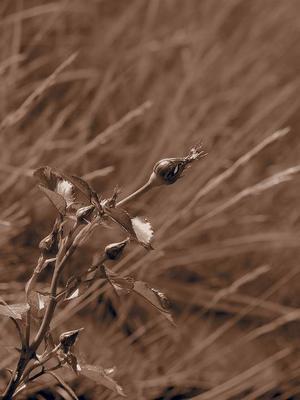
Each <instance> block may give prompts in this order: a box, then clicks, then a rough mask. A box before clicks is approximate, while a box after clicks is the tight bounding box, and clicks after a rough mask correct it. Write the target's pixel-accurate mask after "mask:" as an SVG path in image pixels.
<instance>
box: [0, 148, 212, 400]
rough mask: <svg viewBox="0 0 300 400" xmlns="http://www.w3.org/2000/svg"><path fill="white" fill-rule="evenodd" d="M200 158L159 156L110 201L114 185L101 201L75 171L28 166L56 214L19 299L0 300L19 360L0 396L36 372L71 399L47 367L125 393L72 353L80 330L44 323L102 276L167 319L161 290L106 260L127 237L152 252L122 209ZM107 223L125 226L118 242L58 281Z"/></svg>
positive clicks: (147, 233)
mask: <svg viewBox="0 0 300 400" xmlns="http://www.w3.org/2000/svg"><path fill="white" fill-rule="evenodd" d="M204 155H205V154H204V152H203V151H202V150H201V146H197V147H193V148H192V149H191V150H190V152H189V154H188V155H187V156H186V157H180V158H168V159H164V160H160V161H159V162H158V163H157V164H156V165H155V166H154V168H153V172H152V174H151V176H150V178H149V180H148V182H147V183H146V184H145V185H144V186H142V187H141V188H140V189H138V190H137V191H135V192H134V193H132V194H131V195H129V196H128V197H126V198H124V199H123V200H121V201H118V190H114V192H113V194H112V196H111V198H108V199H102V198H101V197H100V196H99V195H98V193H97V192H96V191H95V190H94V189H93V188H92V187H91V186H90V185H89V184H88V183H87V182H86V181H85V180H84V179H82V178H80V177H78V176H69V175H66V174H64V173H61V172H58V171H55V170H54V169H52V168H50V167H41V168H38V169H36V170H35V171H34V173H33V175H34V176H35V178H36V179H37V181H38V186H39V188H40V190H41V191H42V192H43V193H44V194H45V195H46V197H47V198H48V199H49V200H50V202H51V203H52V204H53V206H54V207H55V208H56V210H57V213H58V215H57V217H56V220H55V222H54V224H53V228H52V230H51V232H50V233H49V235H47V236H46V237H45V238H44V239H42V240H41V242H40V244H39V248H40V252H41V253H40V257H39V259H38V262H37V266H36V267H35V269H34V271H33V274H32V276H31V278H30V279H29V281H28V282H27V284H26V287H25V294H26V302H24V303H23V304H7V303H6V302H5V301H4V300H1V302H2V305H1V306H0V314H1V315H2V316H6V317H9V318H10V319H11V320H12V322H13V323H14V325H15V327H16V329H17V331H18V334H19V338H20V344H19V347H18V352H19V360H18V363H17V366H16V368H15V371H13V372H12V373H11V379H10V382H9V383H8V385H7V388H6V390H5V393H4V395H3V397H2V398H3V399H5V400H8V399H12V398H14V397H15V395H16V394H18V393H20V392H21V391H22V390H24V389H25V388H26V387H27V385H28V384H29V383H30V382H32V381H34V380H35V379H37V378H38V377H40V376H42V375H44V374H50V375H52V376H53V377H54V378H55V379H56V380H57V381H58V382H59V383H60V384H61V385H62V386H63V387H64V389H65V390H66V391H67V393H68V394H69V395H70V396H71V398H74V399H76V398H77V397H76V395H75V393H74V392H73V390H72V389H71V388H70V387H69V386H68V384H67V383H66V382H64V380H63V379H62V378H61V377H60V376H58V375H57V374H56V372H55V371H57V370H59V369H61V368H62V367H64V366H68V367H70V368H71V369H72V370H73V371H74V373H75V374H78V375H79V374H81V375H83V376H86V377H88V378H90V379H92V380H93V381H96V382H97V383H98V384H101V385H104V386H106V387H107V388H109V389H111V390H113V391H115V392H116V393H117V394H119V395H121V396H125V394H124V391H123V389H122V387H121V386H120V385H119V384H118V383H117V382H116V381H115V380H114V379H113V376H112V375H113V373H114V369H104V368H103V367H101V366H92V365H89V364H85V363H83V362H82V361H81V360H80V359H79V358H78V356H77V354H76V341H77V339H78V336H79V334H80V332H81V330H82V329H83V328H79V329H74V330H71V331H68V332H63V333H60V334H59V335H58V337H57V333H56V332H53V331H52V329H51V322H52V320H53V317H54V313H55V311H56V309H57V307H63V306H64V305H65V304H66V303H68V302H70V301H72V300H73V299H75V298H78V297H79V296H80V295H81V294H82V293H84V292H85V291H86V289H87V288H88V287H89V286H90V285H91V284H92V282H94V281H95V280H97V279H101V280H104V281H107V282H108V283H109V284H110V285H111V286H112V288H113V289H114V291H115V292H116V293H117V294H118V295H119V296H122V295H123V294H125V295H126V294H127V295H128V294H130V293H132V292H135V293H137V294H138V295H140V296H141V297H142V298H144V299H145V300H146V301H148V302H149V303H150V304H151V305H152V306H153V307H154V308H156V309H157V310H158V311H159V312H160V313H161V314H162V315H163V316H164V317H166V318H167V319H168V320H169V321H170V322H172V323H173V319H172V316H171V312H170V303H169V301H168V299H167V298H166V296H165V295H164V294H163V293H161V292H160V291H159V290H157V289H154V288H152V287H150V286H149V285H148V284H147V283H146V282H143V281H139V280H135V279H134V278H133V277H132V276H121V275H119V274H118V273H116V272H114V271H113V270H111V269H110V268H109V267H108V266H107V264H108V263H110V262H112V263H114V262H115V261H117V260H118V259H119V258H120V257H121V256H122V254H123V252H124V249H125V247H126V246H127V244H128V242H129V241H133V242H135V243H136V244H138V245H141V246H143V247H144V248H145V249H147V250H151V249H152V245H151V242H152V238H153V230H152V226H151V224H150V222H149V221H148V220H146V219H144V218H141V217H137V216H134V217H132V216H131V215H130V214H129V213H128V212H127V211H126V210H125V209H124V208H123V207H124V206H125V205H126V204H127V203H128V202H129V201H133V200H135V199H136V198H138V197H139V196H141V195H142V194H144V193H145V192H147V191H148V190H150V189H152V188H153V187H156V186H161V185H170V184H173V183H175V182H176V181H177V180H178V179H179V178H181V177H182V172H183V171H184V169H185V168H186V167H187V166H189V165H190V164H191V163H192V162H193V161H194V160H197V159H199V158H201V157H203V156H204ZM121 206H122V207H121ZM107 221H111V222H113V223H115V224H117V225H118V226H119V227H120V228H122V229H123V230H124V231H125V233H126V235H127V237H126V238H125V240H123V241H121V242H118V243H111V244H109V245H107V246H106V247H105V249H104V250H103V252H102V253H101V254H96V258H95V259H97V261H96V262H94V263H93V264H92V265H91V266H90V267H89V268H87V269H86V270H85V271H84V272H82V273H81V274H78V273H77V274H76V273H75V272H73V273H72V274H71V276H69V279H68V280H67V281H66V284H65V285H62V282H61V281H62V280H61V277H62V273H63V272H64V270H65V267H66V264H67V262H68V261H69V260H70V259H71V257H72V255H73V254H74V253H75V251H76V250H77V249H78V247H80V246H81V244H82V243H83V242H85V241H86V240H87V239H88V238H89V236H90V235H91V234H92V232H93V231H94V230H95V228H96V227H98V226H105V223H106V222H107ZM45 268H48V269H49V270H51V274H50V276H51V283H50V289H48V288H45V291H43V292H41V291H40V290H37V281H38V279H39V277H40V273H41V272H42V271H43V270H44V269H45ZM36 325H37V328H36Z"/></svg>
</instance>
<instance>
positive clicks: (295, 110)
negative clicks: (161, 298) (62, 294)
mask: <svg viewBox="0 0 300 400" xmlns="http://www.w3.org/2000/svg"><path fill="white" fill-rule="evenodd" d="M299 13H300V2H299V0H287V1H284V0H148V1H146V0H127V1H121V0H98V1H97V0H86V1H84V0H60V1H58V0H57V1H43V0H41V1H37V0H36V1H34V0H32V1H31V0H1V2H0V79H1V85H0V118H1V122H0V220H1V223H0V273H1V279H0V281H1V282H0V296H1V297H2V298H4V299H5V300H6V301H7V302H8V303H18V302H22V301H24V286H25V283H26V281H27V280H28V278H29V277H30V273H31V272H32V270H33V268H34V266H35V264H36V261H37V258H38V256H39V251H38V243H39V241H40V240H41V239H42V238H43V237H44V236H45V235H47V234H48V232H49V230H50V229H51V227H52V225H53V221H54V219H55V210H54V208H53V207H52V206H51V205H50V203H49V202H48V201H47V199H46V198H44V197H43V195H42V194H41V193H40V192H39V191H38V189H37V188H36V187H35V182H34V180H33V178H32V170H33V169H34V168H37V167H38V166H41V165H50V166H51V167H53V168H57V169H59V170H61V171H64V172H69V173H74V174H77V175H80V176H85V177H86V178H87V179H88V180H89V182H90V183H91V184H92V186H93V187H94V188H95V189H96V190H97V191H98V193H100V194H101V195H102V196H103V197H105V196H110V195H111V194H112V191H113V189H114V187H116V185H118V187H119V188H120V189H121V194H120V197H124V196H126V195H128V194H129V193H131V192H132V191H133V190H135V189H136V188H138V187H139V186H140V185H142V184H143V183H145V181H146V180H147V179H148V177H149V175H150V173H151V171H152V167H153V165H154V164H155V162H156V161H158V160H159V159H162V158H165V157H174V156H182V155H185V154H186V153H187V152H188V150H189V149H190V148H191V147H192V146H193V145H195V144H197V143H199V142H202V143H203V146H204V149H205V151H206V152H207V153H208V155H207V156H206V157H205V158H203V159H201V160H200V161H199V162H197V163H195V164H193V167H192V168H191V169H189V170H188V171H187V172H186V173H185V177H184V178H183V179H181V180H180V181H179V182H177V183H176V184H175V185H171V186H168V187H162V188H158V189H155V190H154V191H152V192H150V193H148V194H147V195H145V196H144V197H143V198H141V200H140V201H139V202H137V203H132V204H130V207H129V208H128V209H129V211H130V212H131V213H132V214H133V215H144V216H146V217H147V218H149V220H150V221H151V223H152V225H153V228H154V231H155V237H154V242H153V246H154V248H155V251H152V252H150V253H147V251H146V250H144V249H140V248H137V247H136V246H135V245H134V244H131V245H130V246H129V248H128V249H127V250H126V256H125V258H124V259H122V260H121V261H120V262H119V264H118V265H116V266H115V267H114V268H116V269H119V270H120V271H122V272H124V273H130V274H132V275H134V276H135V277H138V278H139V279H142V280H145V281H147V282H149V284H151V285H152V286H153V287H156V288H158V289H160V290H161V291H162V292H164V293H165V294H166V295H167V296H168V298H169V299H170V301H171V303H172V310H173V315H174V319H175V321H176V325H177V327H173V326H172V325H171V324H169V322H168V321H167V320H165V319H164V318H163V317H162V316H161V315H160V314H159V313H157V312H156V311H155V310H153V309H152V308H151V307H149V306H148V305H147V304H145V303H144V302H143V301H142V300H141V299H139V298H136V297H131V296H128V297H124V298H123V297H122V299H121V300H120V299H118V298H117V297H116V296H115V294H114V293H113V291H112V290H111V289H110V288H109V287H106V286H105V287H104V288H99V286H97V285H95V286H93V287H92V290H90V291H88V292H87V293H86V294H85V295H84V296H82V297H81V298H79V299H78V300H74V301H73V302H71V303H70V304H68V305H67V306H66V307H62V308H60V309H59V311H58V313H57V314H56V319H55V321H54V325H53V328H55V332H56V334H59V333H60V332H62V331H64V330H66V329H75V328H80V327H84V328H85V329H84V331H83V332H81V335H80V339H79V341H78V349H77V351H78V354H79V355H80V357H81V358H82V359H84V360H86V361H88V362H89V363H95V364H98V365H102V366H103V367H105V368H108V367H111V366H116V368H117V373H116V379H117V381H118V382H120V384H122V386H123V387H124V391H125V392H126V394H127V396H128V398H129V399H133V400H137V399H138V400H142V399H145V400H148V399H149V400H150V399H151V400H167V399H189V398H196V399H199V400H208V399H218V400H219V399H220V400H225V399H247V400H256V399H300V361H299V354H300V352H299V329H300V296H299V290H300V265H299V255H300V248H299V243H300V190H299V183H300V180H299V172H300V163H299V156H300V141H299V125H300V119H299V88H300V75H299V72H300V69H299V66H300V51H299V49H300V47H299V41H300V32H299V30H300V24H299ZM286 127H289V128H290V129H289V130H288V129H284V128H286ZM124 237H125V236H124V234H123V233H122V232H120V231H119V230H117V229H115V228H107V229H106V228H103V229H102V230H99V231H97V232H96V233H95V234H94V235H93V237H92V238H91V240H90V242H89V243H88V245H86V246H84V248H83V249H81V250H80V251H78V252H77V253H76V256H75V257H74V258H73V262H72V265H70V266H69V267H70V268H73V269H76V270H77V269H79V268H85V267H86V266H87V265H88V263H89V262H90V260H91V259H92V257H93V254H94V253H95V252H97V251H98V252H99V251H101V250H102V249H103V246H104V245H106V244H107V243H110V242H111V241H116V240H118V239H121V238H124ZM47 278H49V276H47V273H45V274H44V275H43V279H42V281H41V282H40V285H41V288H44V287H45V284H46V282H48V281H47ZM0 335H1V344H0V360H1V361H0V369H1V375H0V378H1V390H3V388H4V385H5V382H7V380H8V379H9V373H8V372H7V370H6V368H13V367H14V365H15V361H16V359H17V355H18V354H17V352H16V351H15V349H14V347H15V346H16V339H17V337H16V334H15V332H14V331H13V325H12V324H11V322H10V321H9V320H7V319H5V318H2V317H1V320H0ZM63 376H64V377H65V379H66V380H67V381H68V383H69V384H70V386H71V387H72V388H73V389H74V391H75V392H76V393H77V395H78V396H79V398H80V399H82V400H87V399H101V400H102V399H103V400H104V399H105V400H106V399H107V400H108V399H117V398H118V396H117V395H116V394H115V393H113V392H110V391H109V390H107V389H105V388H104V387H103V386H95V384H93V383H92V382H91V381H88V380H87V379H83V378H78V377H76V376H75V375H74V373H73V372H72V371H70V370H68V369H65V370H64V371H63ZM24 393H25V394H24V395H20V396H19V398H20V399H22V398H24V399H25V398H26V399H39V400H40V399H62V398H65V399H67V400H68V399H69V398H70V397H68V395H67V393H66V392H65V391H64V390H63V389H62V388H61V387H59V386H58V385H57V384H56V382H55V381H54V380H51V379H49V378H43V379H41V380H39V381H38V382H37V383H36V384H32V385H29V387H28V390H27V391H26V392H24Z"/></svg>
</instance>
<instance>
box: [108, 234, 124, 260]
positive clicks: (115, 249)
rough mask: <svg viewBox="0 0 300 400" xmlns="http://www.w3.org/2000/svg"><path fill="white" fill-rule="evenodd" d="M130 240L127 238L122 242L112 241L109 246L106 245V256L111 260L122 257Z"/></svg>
mask: <svg viewBox="0 0 300 400" xmlns="http://www.w3.org/2000/svg"><path fill="white" fill-rule="evenodd" d="M128 242H129V239H128V238H127V239H125V240H123V241H122V242H119V243H111V244H109V245H108V246H106V247H105V250H104V252H105V255H106V257H107V258H108V259H109V260H118V259H119V258H120V257H121V255H122V253H123V250H124V248H125V246H126V244H127V243H128Z"/></svg>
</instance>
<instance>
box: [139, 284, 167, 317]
mask: <svg viewBox="0 0 300 400" xmlns="http://www.w3.org/2000/svg"><path fill="white" fill-rule="evenodd" d="M133 291H134V292H135V293H137V294H138V295H140V296H141V297H143V298H144V299H145V300H147V301H148V302H149V303H150V304H152V306H153V307H155V308H156V309H157V310H159V311H160V312H161V313H162V314H163V315H164V316H165V317H166V318H167V319H168V320H169V321H170V322H172V323H174V321H173V318H172V315H171V311H170V302H169V300H168V298H167V297H166V296H165V294H164V293H162V292H160V291H158V290H157V289H154V288H152V287H150V286H149V285H148V284H147V283H146V282H142V281H136V282H134V288H133Z"/></svg>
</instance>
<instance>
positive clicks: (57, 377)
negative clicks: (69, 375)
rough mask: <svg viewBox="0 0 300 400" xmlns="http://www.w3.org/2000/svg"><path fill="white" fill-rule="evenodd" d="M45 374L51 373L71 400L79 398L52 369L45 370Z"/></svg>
mask: <svg viewBox="0 0 300 400" xmlns="http://www.w3.org/2000/svg"><path fill="white" fill-rule="evenodd" d="M45 373H46V374H49V375H52V376H53V377H54V378H55V379H56V380H57V381H58V382H59V384H60V385H61V386H62V387H63V388H64V389H65V391H66V392H67V393H68V394H69V395H70V396H71V398H72V399H73V400H79V399H78V397H77V396H76V394H75V393H74V391H73V389H72V388H71V387H70V386H69V385H68V384H67V383H66V382H65V381H64V380H63V379H62V378H61V377H60V376H59V375H57V374H56V373H54V372H52V371H46V372H45Z"/></svg>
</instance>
